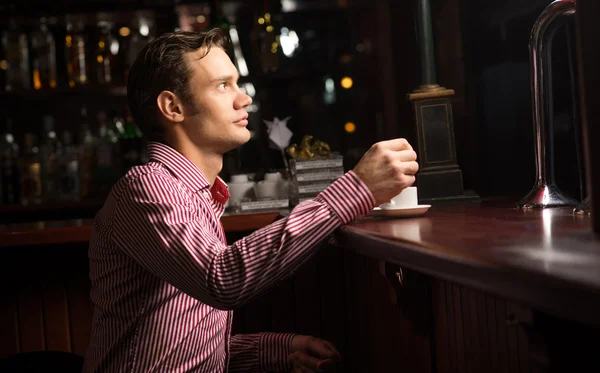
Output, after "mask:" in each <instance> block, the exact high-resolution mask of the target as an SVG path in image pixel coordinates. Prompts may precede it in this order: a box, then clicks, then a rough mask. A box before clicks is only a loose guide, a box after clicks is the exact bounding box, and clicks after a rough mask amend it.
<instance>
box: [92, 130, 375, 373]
mask: <svg viewBox="0 0 600 373" xmlns="http://www.w3.org/2000/svg"><path fill="white" fill-rule="evenodd" d="M148 158H149V161H148V163H146V164H145V165H142V166H137V167H133V168H132V169H131V170H130V171H129V172H128V173H127V174H126V175H125V176H124V177H123V178H122V179H121V180H119V182H117V184H115V186H114V187H113V189H112V190H111V192H110V195H109V197H108V198H107V200H106V203H105V205H104V206H103V207H102V209H101V210H100V211H99V212H98V214H97V215H96V218H95V219H94V224H93V229H92V235H91V240H90V247H89V259H90V278H91V282H92V288H91V299H92V302H93V304H94V321H93V331H92V336H91V339H90V344H89V349H88V352H87V354H86V359H85V367H84V372H202V373H204V372H271V371H276V372H285V371H289V370H290V368H291V367H290V366H289V363H288V361H287V359H288V356H289V354H290V353H291V352H292V351H291V343H292V338H293V334H275V333H259V334H249V335H233V336H232V335H231V321H232V311H231V310H232V309H234V308H236V307H240V306H241V305H243V304H244V303H246V302H248V301H249V300H251V299H253V298H255V297H257V296H258V295H260V294H261V293H263V292H264V291H265V290H267V289H269V288H270V287H272V286H273V285H274V284H275V283H277V282H278V281H281V280H282V279H284V278H285V277H288V276H289V275H290V274H291V273H292V272H293V271H294V270H295V269H297V268H298V267H299V266H300V265H302V264H303V263H304V262H306V261H307V260H308V259H309V258H310V257H311V255H312V254H314V252H315V251H316V249H315V247H316V246H317V244H318V243H319V242H320V241H322V240H323V239H324V238H326V237H327V236H328V235H329V234H330V233H332V232H333V231H334V230H335V229H336V228H337V227H339V226H341V225H343V224H347V223H349V222H351V221H352V220H354V219H355V218H356V217H357V216H359V215H364V214H366V213H367V212H368V211H370V210H371V209H372V208H373V204H374V200H373V196H372V194H371V193H370V191H369V190H368V189H367V187H366V185H365V184H364V183H363V182H362V181H361V180H360V179H359V178H358V177H357V176H356V174H354V173H353V172H352V171H350V172H348V173H346V174H345V175H344V176H342V177H341V178H340V179H338V180H337V181H335V182H334V183H333V184H332V185H331V186H329V187H328V188H327V189H326V190H324V191H323V192H321V193H320V194H319V195H318V196H317V197H316V198H315V199H314V200H311V201H306V202H303V203H302V204H300V205H298V206H296V207H295V208H294V209H293V210H292V211H291V212H290V214H289V216H287V217H286V218H284V219H281V220H278V221H276V222H275V223H273V224H271V225H269V226H267V227H265V228H263V229H260V230H258V231H256V232H254V233H253V234H251V235H249V236H248V237H245V238H243V239H241V240H239V241H237V242H235V243H233V244H232V245H229V246H228V245H227V243H226V240H225V233H224V231H223V227H222V225H221V222H220V217H221V215H222V213H223V210H224V203H225V202H226V201H227V198H228V197H229V193H228V192H227V187H226V185H225V183H223V181H222V180H221V179H219V178H217V180H216V181H215V183H214V184H213V186H212V187H211V185H210V184H209V182H208V181H207V179H206V178H205V177H204V176H203V174H202V172H201V171H200V169H198V167H197V166H195V165H194V164H193V163H192V162H191V161H190V160H188V159H187V158H185V157H184V156H183V155H182V154H180V153H179V152H177V151H175V150H174V149H172V148H170V147H168V146H166V145H163V144H159V143H154V142H151V143H150V144H149V146H148Z"/></svg>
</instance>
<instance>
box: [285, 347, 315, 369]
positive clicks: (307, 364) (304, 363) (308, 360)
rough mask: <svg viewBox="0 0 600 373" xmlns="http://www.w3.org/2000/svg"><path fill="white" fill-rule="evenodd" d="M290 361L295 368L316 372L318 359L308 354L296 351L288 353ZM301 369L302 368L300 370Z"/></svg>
mask: <svg viewBox="0 0 600 373" xmlns="http://www.w3.org/2000/svg"><path fill="white" fill-rule="evenodd" d="M290 362H291V363H292V365H293V366H294V368H295V369H302V368H303V369H305V370H306V369H308V370H306V371H307V372H316V371H317V369H318V367H319V362H320V360H319V359H317V358H314V357H312V356H309V355H307V354H305V353H303V352H300V351H296V352H294V353H292V354H291V355H290ZM300 371H302V370H300Z"/></svg>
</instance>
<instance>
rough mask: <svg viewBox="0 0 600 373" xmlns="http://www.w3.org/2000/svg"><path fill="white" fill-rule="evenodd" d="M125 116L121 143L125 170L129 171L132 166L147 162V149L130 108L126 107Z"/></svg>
mask: <svg viewBox="0 0 600 373" xmlns="http://www.w3.org/2000/svg"><path fill="white" fill-rule="evenodd" d="M123 118H124V124H123V133H122V134H121V140H120V145H121V150H122V152H123V163H124V171H125V172H127V171H128V170H129V169H130V168H131V167H133V166H137V165H139V164H141V163H144V162H145V160H146V155H145V154H146V149H145V144H144V139H143V137H142V133H141V132H140V130H139V128H138V127H137V126H136V125H135V122H134V121H133V117H132V116H131V113H130V111H129V109H128V108H125V111H124V115H123Z"/></svg>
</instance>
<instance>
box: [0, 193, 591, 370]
mask: <svg viewBox="0 0 600 373" xmlns="http://www.w3.org/2000/svg"><path fill="white" fill-rule="evenodd" d="M512 206H514V203H491V202H481V203H479V202H471V203H454V204H440V205H436V206H434V207H432V208H431V209H430V210H429V211H428V212H427V213H426V214H425V215H424V216H421V217H414V218H404V219H384V218H372V217H366V218H363V219H360V220H358V221H356V222H355V223H353V224H351V225H349V226H346V227H343V228H341V229H339V230H338V231H336V232H335V234H334V238H335V240H334V241H335V244H334V245H331V244H325V245H324V248H323V249H322V250H320V251H319V253H318V254H317V255H315V257H314V258H313V259H311V261H309V262H308V263H307V264H306V265H304V266H303V267H302V268H300V269H299V270H298V271H297V272H296V273H294V275H293V276H292V277H291V278H290V279H288V280H286V281H284V282H282V283H281V284H279V285H278V286H277V287H276V288H274V289H271V291H270V292H269V293H268V294H265V295H264V296H262V297H260V298H258V299H256V300H255V301H253V302H251V303H249V304H247V305H244V307H242V308H241V309H239V310H236V313H235V315H236V316H235V317H234V332H236V333H237V332H240V333H253V332H258V331H274V332H296V333H301V334H309V335H315V336H317V337H321V338H325V339H328V340H330V341H332V342H333V343H334V344H335V345H336V347H338V349H339V350H340V352H341V353H342V355H343V356H344V358H345V369H344V370H343V371H344V372H356V373H359V372H370V373H379V372H382V373H383V372H390V371H393V369H394V367H398V371H406V372H417V373H421V372H422V373H433V372H440V373H443V372H460V373H463V372H552V371H563V372H564V371H583V370H581V369H579V367H580V365H582V364H588V363H590V364H592V365H593V366H594V369H595V368H599V370H594V369H592V370H586V371H600V367H598V365H599V363H598V362H597V361H595V360H594V357H595V352H594V351H597V350H598V349H600V329H599V326H600V316H598V315H600V241H599V240H598V238H597V237H594V236H593V235H592V234H591V230H590V218H589V216H586V215H573V213H572V212H571V209H568V208H566V209H563V208H560V209H548V210H543V211H542V210H531V211H524V210H518V209H516V208H514V207H512ZM279 216H280V215H279V214H278V213H276V212H275V213H264V214H252V215H229V216H224V217H223V220H222V221H223V224H224V227H225V230H226V231H227V232H228V240H229V241H230V242H231V241H233V240H235V239H237V238H240V237H241V236H243V235H245V234H248V232H249V231H252V230H255V229H258V228H260V227H262V226H265V225H267V224H269V223H271V222H272V221H274V220H275V219H277V218H278V217H279ZM90 227H91V220H77V221H69V222H62V223H60V222H56V223H38V224H33V225H11V226H3V228H2V229H3V231H1V232H0V248H2V250H3V254H4V260H3V262H2V263H1V264H2V265H1V266H0V283H1V284H2V287H0V290H1V291H2V293H3V297H2V298H1V300H2V302H1V303H2V305H1V307H0V330H3V335H2V337H1V338H0V357H1V356H3V355H6V354H11V353H17V352H27V351H37V350H58V351H71V352H74V353H76V354H79V355H84V354H85V351H86V350H87V343H88V340H89V336H90V333H91V316H92V305H91V302H90V300H89V290H90V283H89V277H88V262H87V245H88V239H89V232H90V229H91V228H90ZM4 331H6V332H4Z"/></svg>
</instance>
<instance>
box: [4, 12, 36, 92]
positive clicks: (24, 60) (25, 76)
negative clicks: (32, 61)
mask: <svg viewBox="0 0 600 373" xmlns="http://www.w3.org/2000/svg"><path fill="white" fill-rule="evenodd" d="M2 46H3V48H4V60H5V61H6V82H5V86H4V89H5V90H7V91H11V90H15V89H17V90H18V89H29V88H31V79H30V70H29V46H28V40H27V35H26V34H25V31H24V30H23V29H22V28H21V27H20V26H18V25H17V21H16V20H15V19H14V18H11V19H10V21H9V28H8V29H7V30H5V31H4V33H3V35H2Z"/></svg>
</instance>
